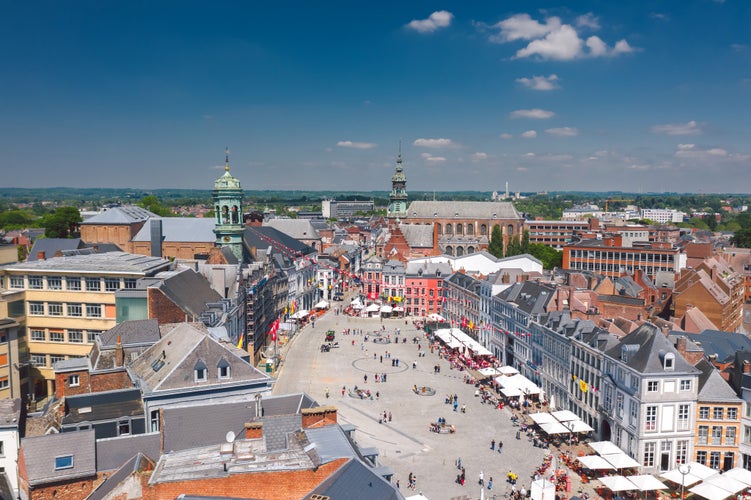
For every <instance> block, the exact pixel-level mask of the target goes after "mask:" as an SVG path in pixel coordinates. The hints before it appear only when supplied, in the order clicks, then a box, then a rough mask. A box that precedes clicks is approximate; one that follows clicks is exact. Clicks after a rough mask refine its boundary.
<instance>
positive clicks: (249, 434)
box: [245, 422, 263, 439]
mask: <svg viewBox="0 0 751 500" xmlns="http://www.w3.org/2000/svg"><path fill="white" fill-rule="evenodd" d="M262 437H263V422H246V423H245V439H261V438H262Z"/></svg>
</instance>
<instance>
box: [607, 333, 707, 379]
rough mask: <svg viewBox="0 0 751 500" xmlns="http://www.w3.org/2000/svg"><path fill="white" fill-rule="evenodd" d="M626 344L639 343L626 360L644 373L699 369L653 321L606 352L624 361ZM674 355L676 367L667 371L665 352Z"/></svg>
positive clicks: (693, 371) (695, 370)
mask: <svg viewBox="0 0 751 500" xmlns="http://www.w3.org/2000/svg"><path fill="white" fill-rule="evenodd" d="M624 345H637V346H639V348H638V350H637V351H636V352H635V353H633V354H632V355H631V356H630V357H629V359H628V360H627V361H626V362H625V364H626V365H627V366H629V367H630V368H632V369H634V370H636V371H637V372H639V373H643V374H664V373H688V374H695V373H698V370H697V369H696V368H694V367H693V366H691V365H690V364H689V363H688V362H687V361H686V360H685V359H684V358H683V356H681V354H680V353H679V352H678V351H677V350H676V349H675V346H673V343H672V342H671V341H670V340H669V339H668V338H667V337H666V336H665V335H663V333H662V331H660V329H659V328H657V327H656V326H654V325H653V324H651V323H644V324H642V325H641V326H640V327H639V328H637V329H636V330H634V331H633V332H631V333H629V334H628V335H626V336H625V337H623V338H622V339H621V342H620V344H619V345H617V346H615V347H613V348H611V349H609V350H608V351H607V352H606V354H607V355H608V356H610V357H611V358H613V359H617V360H621V361H623V359H622V357H621V355H622V352H623V351H622V349H621V347H622V346H624ZM668 353H672V354H673V355H674V358H675V361H674V365H673V366H674V369H673V371H671V372H666V371H665V370H664V368H663V359H664V356H665V354H668Z"/></svg>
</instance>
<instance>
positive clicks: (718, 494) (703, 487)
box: [688, 483, 733, 500]
mask: <svg viewBox="0 0 751 500" xmlns="http://www.w3.org/2000/svg"><path fill="white" fill-rule="evenodd" d="M688 491H690V492H691V493H696V494H697V495H699V496H700V497H704V498H706V499H707V500H724V499H725V498H728V497H731V496H733V492H732V491H728V490H724V489H722V488H720V487H718V486H716V485H714V484H709V483H701V484H697V485H696V486H694V487H693V488H691V489H689V490H688Z"/></svg>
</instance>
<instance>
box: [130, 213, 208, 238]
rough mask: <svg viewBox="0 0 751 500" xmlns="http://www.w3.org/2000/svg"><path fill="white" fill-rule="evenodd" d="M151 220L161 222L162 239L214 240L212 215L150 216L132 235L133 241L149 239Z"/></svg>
mask: <svg viewBox="0 0 751 500" xmlns="http://www.w3.org/2000/svg"><path fill="white" fill-rule="evenodd" d="M152 221H161V222H162V241H167V242H173V241H176V242H190V243H205V242H214V241H216V234H214V228H216V221H215V220H214V218H213V217H151V218H150V219H149V221H148V222H147V223H146V224H144V225H143V227H142V228H141V229H140V230H139V231H138V232H137V233H136V235H135V236H133V241H151V225H152Z"/></svg>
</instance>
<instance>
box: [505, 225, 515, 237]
mask: <svg viewBox="0 0 751 500" xmlns="http://www.w3.org/2000/svg"><path fill="white" fill-rule="evenodd" d="M506 234H508V235H509V236H513V235H514V226H513V224H509V225H508V227H507V228H506Z"/></svg>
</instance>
